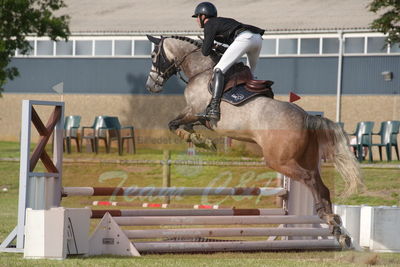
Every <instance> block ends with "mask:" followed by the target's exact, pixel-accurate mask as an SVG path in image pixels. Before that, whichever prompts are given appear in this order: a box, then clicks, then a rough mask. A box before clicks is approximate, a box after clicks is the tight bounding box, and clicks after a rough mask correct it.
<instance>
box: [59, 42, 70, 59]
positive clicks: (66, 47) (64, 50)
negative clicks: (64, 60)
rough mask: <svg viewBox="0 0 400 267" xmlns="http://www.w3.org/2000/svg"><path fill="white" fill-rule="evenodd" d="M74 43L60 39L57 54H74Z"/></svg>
mask: <svg viewBox="0 0 400 267" xmlns="http://www.w3.org/2000/svg"><path fill="white" fill-rule="evenodd" d="M72 44H73V42H72V41H70V42H66V41H58V42H57V43H56V55H57V56H71V55H72Z"/></svg>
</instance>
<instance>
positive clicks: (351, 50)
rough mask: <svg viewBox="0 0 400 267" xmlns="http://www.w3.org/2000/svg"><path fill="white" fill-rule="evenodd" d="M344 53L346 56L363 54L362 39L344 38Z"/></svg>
mask: <svg viewBox="0 0 400 267" xmlns="http://www.w3.org/2000/svg"><path fill="white" fill-rule="evenodd" d="M344 52H345V53H347V54H355V53H360V54H362V53H364V37H354V38H346V39H345V42H344Z"/></svg>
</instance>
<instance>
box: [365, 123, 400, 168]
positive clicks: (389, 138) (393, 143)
mask: <svg viewBox="0 0 400 267" xmlns="http://www.w3.org/2000/svg"><path fill="white" fill-rule="evenodd" d="M399 128H400V121H384V122H382V123H381V128H380V130H379V132H378V133H374V134H373V135H379V136H380V139H381V140H380V143H377V144H372V146H377V147H378V148H379V157H380V160H382V147H385V148H386V158H387V160H388V161H391V160H392V147H394V149H395V151H396V155H397V160H400V159H399V147H398V144H397V135H398V133H399Z"/></svg>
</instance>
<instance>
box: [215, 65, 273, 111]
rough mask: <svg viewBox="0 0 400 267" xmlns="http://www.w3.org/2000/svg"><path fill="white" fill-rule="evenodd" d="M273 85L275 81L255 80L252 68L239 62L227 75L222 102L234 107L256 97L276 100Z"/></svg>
mask: <svg viewBox="0 0 400 267" xmlns="http://www.w3.org/2000/svg"><path fill="white" fill-rule="evenodd" d="M273 84H274V82H273V81H268V80H254V79H253V75H252V74H251V71H250V68H249V67H248V66H246V65H244V64H243V63H242V62H239V63H237V64H235V65H233V66H232V67H231V68H230V69H229V70H228V71H227V73H226V74H225V85H224V94H223V96H222V101H225V102H228V103H230V104H232V105H240V104H243V103H245V102H246V101H248V100H249V99H251V98H253V97H256V96H264V97H269V98H274V93H273V92H272V89H271V86H272V85H273ZM210 92H211V88H210Z"/></svg>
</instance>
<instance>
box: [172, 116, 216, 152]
mask: <svg viewBox="0 0 400 267" xmlns="http://www.w3.org/2000/svg"><path fill="white" fill-rule="evenodd" d="M198 121H199V119H198V117H197V116H195V115H194V114H192V113H191V112H190V108H185V110H184V111H183V112H182V113H181V114H179V115H178V116H177V117H176V118H175V119H173V120H172V121H170V122H169V123H168V127H169V130H170V131H171V132H173V133H175V134H176V135H178V136H179V137H180V138H181V139H183V140H184V141H186V142H192V143H193V144H194V145H195V146H197V147H200V148H205V149H210V150H212V151H216V150H217V146H216V145H215V143H214V142H213V141H212V140H211V139H209V138H207V137H205V136H203V135H202V134H199V133H196V132H195V131H194V129H193V123H196V122H198ZM180 126H183V127H182V128H181V127H180Z"/></svg>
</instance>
